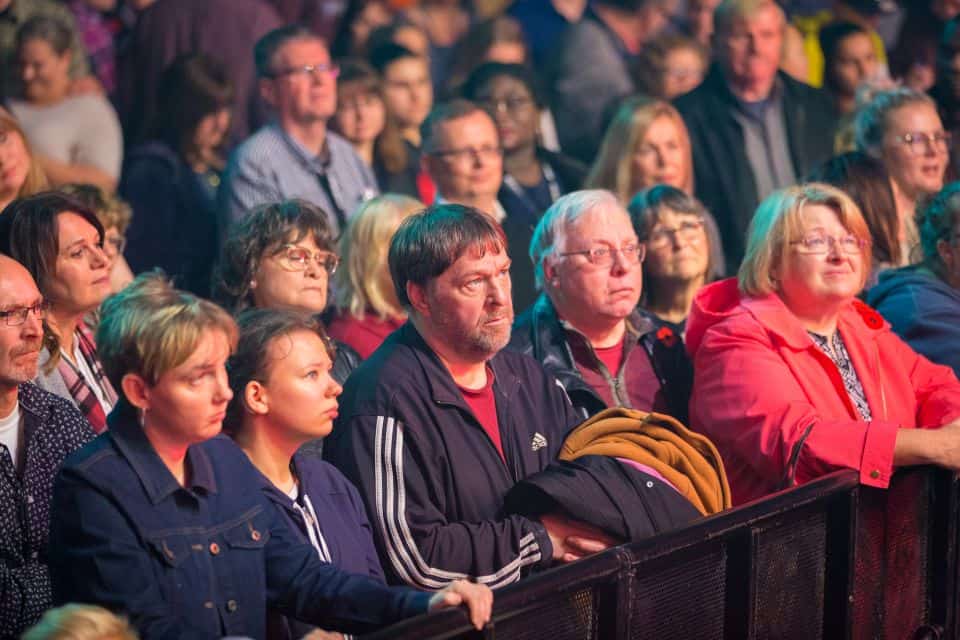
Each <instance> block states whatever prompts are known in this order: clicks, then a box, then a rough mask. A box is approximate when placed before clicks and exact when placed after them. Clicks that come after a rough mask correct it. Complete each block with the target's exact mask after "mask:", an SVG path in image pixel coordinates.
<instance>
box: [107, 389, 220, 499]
mask: <svg viewBox="0 0 960 640" xmlns="http://www.w3.org/2000/svg"><path fill="white" fill-rule="evenodd" d="M107 426H108V427H109V432H108V433H109V434H110V438H111V439H112V440H113V442H114V445H115V446H116V447H117V449H118V450H119V451H120V453H121V455H123V457H124V458H126V459H127V462H129V463H130V466H131V467H133V471H134V473H136V474H137V477H138V478H140V483H141V484H142V485H143V488H144V490H145V491H146V492H147V496H148V497H149V498H150V501H151V502H152V503H153V504H157V503H159V502H161V501H162V500H164V499H165V498H167V497H168V496H170V495H171V494H173V493H174V492H175V491H176V490H177V489H181V488H182V487H181V486H180V483H178V482H177V479H176V478H174V477H173V474H172V473H170V470H169V469H167V466H166V465H165V464H164V463H163V460H161V459H160V456H159V455H157V452H156V450H155V449H154V448H153V445H152V444H150V441H149V440H148V439H147V436H146V434H144V432H143V429H142V428H141V427H140V424H139V420H138V418H137V411H136V409H135V408H134V407H133V405H131V404H130V403H129V402H127V400H126V398H121V399H120V401H119V402H118V403H117V406H116V407H114V409H113V411H111V412H110V415H109V417H108V418H107ZM186 465H187V467H188V468H189V469H190V474H189V478H190V482H189V485H188V486H187V487H186V488H188V489H190V490H195V489H203V490H204V491H206V492H207V493H217V481H216V477H215V476H214V473H213V465H212V464H211V462H210V458H209V456H208V455H207V452H206V451H205V450H204V449H203V447H202V446H200V445H193V446H191V447H190V448H189V449H187V459H186Z"/></svg>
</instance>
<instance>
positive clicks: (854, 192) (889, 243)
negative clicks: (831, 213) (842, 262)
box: [807, 151, 916, 288]
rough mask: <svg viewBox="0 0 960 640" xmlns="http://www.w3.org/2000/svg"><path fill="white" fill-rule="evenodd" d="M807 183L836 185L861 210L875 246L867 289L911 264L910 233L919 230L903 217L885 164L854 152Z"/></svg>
mask: <svg viewBox="0 0 960 640" xmlns="http://www.w3.org/2000/svg"><path fill="white" fill-rule="evenodd" d="M807 180H808V181H811V182H824V183H826V184H829V185H833V186H834V187H836V188H838V189H840V190H841V191H843V192H844V193H845V194H847V195H848V196H850V198H851V199H853V202H854V204H856V205H857V208H858V209H860V213H861V214H862V215H863V218H864V220H866V222H867V229H869V230H870V243H871V245H872V246H871V256H872V258H871V264H870V273H869V275H868V276H867V283H866V287H868V288H869V287H872V286H873V285H875V284H876V283H877V276H878V275H879V274H880V272H882V271H884V270H886V269H890V268H892V267H897V266H904V265H907V264H910V247H909V246H908V244H907V237H908V236H909V235H910V232H909V231H908V229H911V228H913V229H915V228H916V223H915V222H914V221H913V220H908V219H902V218H900V217H899V215H898V212H897V204H896V201H895V200H894V197H893V187H892V186H891V181H890V174H888V173H887V170H886V169H885V168H884V166H883V162H881V161H880V160H877V159H876V158H873V157H871V156H868V155H867V154H865V153H863V152H861V151H851V152H848V153H843V154H840V155H838V156H834V157H832V158H830V159H829V160H827V161H826V162H824V163H823V164H822V165H820V166H819V167H817V168H816V169H814V170H813V172H812V173H810V175H808V176H807ZM913 233H914V234H915V233H916V232H915V231H914V232H913Z"/></svg>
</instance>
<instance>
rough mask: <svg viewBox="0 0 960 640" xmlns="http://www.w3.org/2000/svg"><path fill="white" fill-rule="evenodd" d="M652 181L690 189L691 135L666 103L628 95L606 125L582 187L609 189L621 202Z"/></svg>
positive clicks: (624, 202)
mask: <svg viewBox="0 0 960 640" xmlns="http://www.w3.org/2000/svg"><path fill="white" fill-rule="evenodd" d="M656 184H668V185H670V186H671V187H676V188H677V189H680V190H682V191H685V192H686V193H692V192H693V156H692V155H691V151H690V136H689V135H688V133H687V127H686V125H685V124H684V123H683V118H681V117H680V114H679V113H678V112H677V110H676V109H675V108H673V106H672V105H671V104H670V103H668V102H666V101H664V100H660V99H658V98H649V97H647V96H637V97H633V98H629V99H628V100H626V101H625V102H624V103H623V104H622V105H621V106H620V108H619V109H618V110H617V113H616V115H615V116H614V117H613V121H612V122H611V123H610V126H609V127H608V128H607V132H606V135H604V137H603V143H602V144H601V145H600V151H599V152H598V153H597V158H596V160H594V163H593V166H592V167H591V169H590V173H589V175H588V176H587V180H586V183H585V184H584V188H585V189H607V190H609V191H612V192H613V193H614V194H616V196H617V197H618V198H619V199H620V202H621V203H622V204H624V206H625V205H626V204H627V203H628V202H630V199H631V198H632V197H633V196H634V194H636V193H637V192H638V191H640V190H641V189H648V188H650V187H652V186H654V185H656Z"/></svg>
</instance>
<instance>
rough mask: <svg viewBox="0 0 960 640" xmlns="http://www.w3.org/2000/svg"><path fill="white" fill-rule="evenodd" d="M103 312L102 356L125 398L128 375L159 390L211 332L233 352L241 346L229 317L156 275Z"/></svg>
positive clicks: (107, 304) (143, 277)
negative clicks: (163, 380)
mask: <svg viewBox="0 0 960 640" xmlns="http://www.w3.org/2000/svg"><path fill="white" fill-rule="evenodd" d="M100 309H101V317H100V326H99V327H98V328H97V351H98V352H99V355H100V359H101V361H102V362H103V370H104V372H105V373H106V374H107V378H108V379H109V380H110V383H111V384H112V385H113V388H114V389H117V390H118V391H119V392H120V393H123V387H122V385H121V381H122V380H123V377H124V376H125V375H127V374H128V373H135V374H137V375H138V376H140V377H141V378H143V379H144V380H145V381H146V382H147V384H149V385H154V384H156V383H157V381H158V380H159V379H160V377H161V376H162V375H163V374H164V373H166V372H167V371H170V370H171V369H174V368H176V367H178V366H179V365H181V364H183V363H184V362H185V361H186V360H187V359H188V358H189V357H190V356H191V355H192V354H193V352H194V351H195V350H196V348H197V345H198V344H199V342H200V339H201V337H202V336H203V334H204V333H205V332H207V331H219V332H221V333H223V334H224V335H225V336H226V337H227V338H228V340H229V341H230V344H231V346H232V345H234V344H236V340H237V325H236V323H235V322H234V320H233V318H232V317H230V314H229V313H227V312H226V311H224V310H223V309H222V308H220V307H218V306H217V305H215V304H214V303H212V302H210V301H209V300H204V299H203V298H198V297H197V296H195V295H193V294H190V293H187V292H186V291H179V290H177V289H174V287H173V285H172V284H171V283H170V281H169V280H167V279H166V277H165V276H164V275H163V274H162V273H160V272H157V271H153V272H148V273H141V274H140V275H139V276H137V277H136V278H135V279H134V281H133V282H132V283H131V284H130V285H128V286H127V287H126V288H125V289H123V290H122V291H120V292H119V293H116V294H114V295H112V296H110V297H109V298H107V299H106V300H105V301H104V302H103V305H102V306H101V307H100Z"/></svg>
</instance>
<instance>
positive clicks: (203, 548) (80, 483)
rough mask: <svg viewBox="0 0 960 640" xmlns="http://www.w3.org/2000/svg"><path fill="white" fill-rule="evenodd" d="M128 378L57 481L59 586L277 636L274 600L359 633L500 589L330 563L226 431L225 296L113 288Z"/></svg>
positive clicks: (108, 602) (160, 627)
mask: <svg viewBox="0 0 960 640" xmlns="http://www.w3.org/2000/svg"><path fill="white" fill-rule="evenodd" d="M97 336H98V338H99V340H100V343H101V345H102V347H103V352H104V361H105V363H106V369H107V375H108V376H109V377H110V380H111V381H112V382H113V384H114V385H116V387H117V388H119V389H120V390H121V398H120V400H119V402H118V404H117V408H116V410H114V412H113V413H111V414H110V430H109V431H108V432H107V433H105V434H103V435H102V436H101V437H99V438H97V439H96V440H94V441H93V442H92V443H90V444H89V445H87V446H86V447H84V448H83V449H81V450H80V451H79V452H77V453H76V454H74V456H73V457H71V458H70V459H69V460H68V461H67V462H66V463H65V464H64V466H63V467H62V468H61V471H60V474H59V476H58V477H57V481H56V484H55V485H54V491H53V496H54V497H53V507H52V508H51V513H52V519H51V520H52V521H51V527H50V553H49V556H50V557H49V564H50V573H51V578H52V583H53V591H54V600H55V601H56V602H58V603H64V602H85V603H90V604H97V605H101V606H104V607H106V608H108V609H113V610H120V611H123V612H124V613H125V614H126V615H127V616H128V617H129V619H130V621H131V622H132V623H133V625H134V626H135V627H136V628H137V630H138V632H139V633H140V637H141V638H144V640H150V639H153V638H178V639H182V640H191V639H198V640H199V639H201V638H221V637H224V636H246V637H250V638H258V639H259V638H265V637H271V636H267V626H266V623H267V610H268V608H270V609H274V610H277V611H280V612H282V613H284V614H286V615H289V616H291V617H293V618H296V619H298V620H304V621H306V622H309V623H312V624H317V625H320V626H323V627H325V628H327V629H336V630H338V631H347V632H364V631H370V630H372V629H375V628H377V627H380V626H384V625H387V624H390V623H393V622H396V621H398V620H400V619H402V618H406V617H409V616H412V615H417V614H419V613H425V612H427V611H428V610H434V609H439V608H446V607H451V606H456V605H458V604H461V603H465V604H467V605H468V607H469V608H470V610H471V618H472V621H473V623H474V624H475V625H476V626H477V627H480V626H482V625H483V623H484V622H486V620H487V619H488V618H489V612H490V606H491V603H492V594H491V592H490V590H489V589H487V588H486V587H482V586H479V585H472V584H468V583H466V582H463V581H457V582H455V583H453V584H452V585H451V586H450V587H448V588H447V589H444V590H443V591H441V592H438V593H436V594H430V593H423V592H418V591H415V590H412V589H406V588H388V587H386V586H384V585H383V584H382V583H381V582H379V581H377V580H375V579H372V578H370V577H369V576H365V575H356V574H350V573H347V572H346V571H344V570H342V569H340V568H337V567H335V566H333V565H332V564H329V563H326V562H323V561H322V560H321V557H320V555H319V554H318V552H317V550H316V548H315V547H314V546H313V545H311V544H309V543H308V542H306V541H304V540H303V538H302V537H301V536H300V535H299V534H298V533H296V532H294V530H293V529H292V528H291V527H290V525H289V524H288V522H287V521H286V520H285V519H284V517H283V516H282V515H281V514H280V513H279V511H278V510H277V508H276V507H275V506H274V505H273V504H272V503H271V502H270V501H269V500H268V499H267V498H266V496H264V494H263V492H262V489H261V487H262V479H261V478H260V474H258V473H257V471H256V469H255V468H254V467H253V466H252V465H251V463H250V459H249V458H248V457H247V456H246V455H244V453H243V452H242V451H241V450H239V449H238V448H237V447H236V445H235V444H234V443H232V442H231V441H230V440H228V439H227V438H224V437H217V436H218V434H219V433H220V428H221V424H222V422H223V419H224V415H225V412H226V410H227V407H228V404H229V402H230V400H231V398H232V396H233V392H232V391H231V389H230V386H229V381H228V377H227V370H226V363H227V358H228V356H229V355H230V353H231V351H232V350H233V347H234V344H235V343H236V338H237V327H236V324H235V323H234V321H233V319H232V318H231V317H230V316H229V315H228V314H227V313H226V312H225V311H224V310H223V309H221V308H220V307H218V306H216V305H214V304H213V303H211V302H208V301H206V300H201V299H199V298H196V297H194V296H192V295H190V294H188V293H185V292H181V291H177V290H175V289H173V288H172V287H171V286H170V285H169V284H168V283H167V282H165V281H164V280H163V279H162V278H160V277H157V276H155V275H150V274H144V275H141V276H140V277H139V278H137V279H136V280H135V281H134V282H133V284H131V285H130V286H129V287H127V288H126V289H124V290H123V291H122V292H120V293H119V294H117V295H115V296H112V297H111V298H110V299H108V300H107V301H106V303H105V304H104V308H103V318H102V321H101V323H100V327H99V329H98V332H97Z"/></svg>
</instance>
